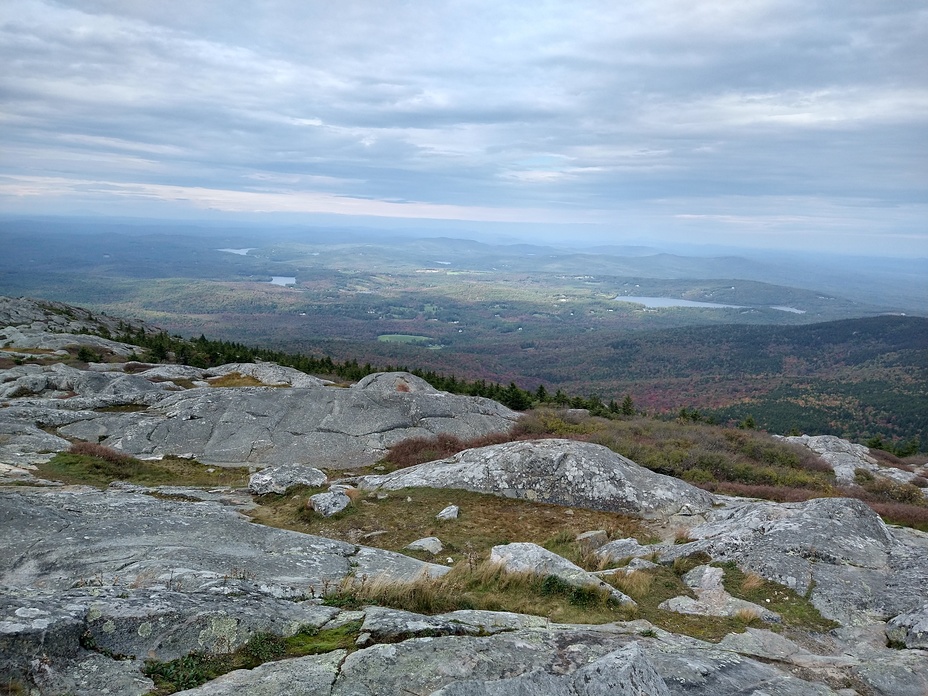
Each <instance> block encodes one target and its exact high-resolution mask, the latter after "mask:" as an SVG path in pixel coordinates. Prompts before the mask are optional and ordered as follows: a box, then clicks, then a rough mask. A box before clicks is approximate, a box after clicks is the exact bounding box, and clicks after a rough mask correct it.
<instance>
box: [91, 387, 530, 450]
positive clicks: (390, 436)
mask: <svg viewBox="0 0 928 696" xmlns="http://www.w3.org/2000/svg"><path fill="white" fill-rule="evenodd" d="M375 377H377V375H370V376H369V377H368V378H365V380H362V381H361V382H359V383H358V384H356V385H353V386H352V387H351V388H349V389H336V388H329V387H308V388H291V389H277V388H271V387H239V388H215V389H191V390H186V391H183V392H178V393H175V394H172V395H169V396H166V397H165V398H163V399H161V400H160V402H159V403H158V405H157V408H156V409H152V410H151V411H150V413H149V414H146V416H147V417H144V418H135V419H133V420H122V421H113V420H110V421H103V422H104V424H105V431H104V432H103V433H102V435H103V437H104V440H103V442H104V444H107V445H110V446H114V447H118V448H120V449H123V450H125V451H126V452H129V453H131V454H137V455H141V454H170V453H176V452H193V454H194V455H195V456H196V457H197V458H198V459H200V460H201V461H206V462H215V463H225V464H236V463H238V464H242V463H250V464H264V465H277V464H291V463H304V464H319V465H323V464H324V465H325V466H326V467H328V468H350V467H353V466H360V465H366V464H372V463H374V462H375V461H377V459H379V458H380V457H381V456H383V454H384V453H385V452H386V450H387V448H389V447H390V446H391V445H393V444H395V443H396V442H399V441H400V440H403V439H406V438H409V437H413V436H432V435H435V434H438V433H449V434H452V435H456V436H460V437H465V438H469V437H476V436H479V435H486V434H489V433H493V432H503V431H506V430H508V429H509V428H510V427H511V425H512V424H513V423H514V421H515V420H516V418H517V414H516V413H515V412H514V411H510V410H509V409H507V408H505V407H504V406H502V405H500V404H498V403H496V402H494V401H490V400H489V399H482V398H477V397H467V396H457V395H452V394H447V393H445V392H440V391H438V390H436V389H433V388H432V387H431V386H429V385H428V384H427V383H425V382H423V381H422V380H418V378H416V377H413V376H412V375H407V374H406V373H390V374H389V375H381V379H373V378H375ZM420 382H421V384H420ZM389 384H392V385H393V387H392V388H393V391H390V390H389V389H388V388H387V385H389ZM410 384H411V385H413V386H412V387H409V386H407V385H410ZM400 385H403V387H404V389H408V391H404V390H399V391H397V388H398V386H400ZM98 415H103V414H98ZM101 420H102V419H101Z"/></svg>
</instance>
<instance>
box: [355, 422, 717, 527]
mask: <svg viewBox="0 0 928 696" xmlns="http://www.w3.org/2000/svg"><path fill="white" fill-rule="evenodd" d="M359 485H360V486H361V487H362V488H383V489H388V490H396V489H400V488H412V487H427V488H461V489H465V490H470V491H477V492H480V493H491V494H494V495H499V496H505V497H509V498H523V499H526V500H537V501H539V502H546V503H556V504H558V505H567V506H571V507H583V508H590V509H594V510H608V511H613V512H623V513H627V514H632V515H637V516H641V517H646V518H649V517H667V516H671V515H696V514H702V513H705V512H706V511H707V510H709V509H711V507H712V504H713V497H712V495H711V494H709V493H707V492H705V491H702V490H700V489H698V488H696V487H694V486H691V485H689V484H687V483H684V482H683V481H680V480H679V479H675V478H672V477H670V476H663V475H661V474H655V473H654V472H652V471H649V470H648V469H645V468H644V467H641V466H638V465H637V464H635V463H634V462H633V461H631V460H630V459H626V458H625V457H623V456H621V455H619V454H616V453H615V452H613V451H612V450H610V449H608V448H607V447H603V446H601V445H594V444H590V443H586V442H576V441H574V440H558V439H551V440H536V441H524V442H509V443H505V444H501V445H491V446H489V447H479V448H475V449H470V450H465V451H463V452H459V453H458V454H456V455H454V456H452V457H449V458H448V459H442V460H439V461H434V462H426V463H425V464H419V465H417V466H412V467H409V468H406V469H400V470H398V471H395V472H393V473H390V474H383V475H379V476H365V477H363V478H361V479H360V483H359Z"/></svg>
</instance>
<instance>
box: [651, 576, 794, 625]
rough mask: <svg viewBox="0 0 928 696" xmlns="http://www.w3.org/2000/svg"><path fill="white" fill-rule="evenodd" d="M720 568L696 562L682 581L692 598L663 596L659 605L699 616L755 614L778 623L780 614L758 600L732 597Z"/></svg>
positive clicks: (768, 621)
mask: <svg viewBox="0 0 928 696" xmlns="http://www.w3.org/2000/svg"><path fill="white" fill-rule="evenodd" d="M722 575H723V571H722V569H721V568H716V567H713V566H706V565H701V566H696V567H695V568H693V569H692V570H690V571H689V572H688V573H686V574H685V575H684V576H683V582H684V583H686V585H687V586H688V587H689V588H690V589H691V590H692V591H693V593H694V594H695V595H696V599H693V598H692V597H687V596H685V595H681V596H679V597H673V598H671V599H668V600H665V601H663V602H661V603H660V605H659V606H658V608H659V609H664V610H666V611H674V612H677V613H678V614H697V615H700V616H738V615H746V616H755V617H757V618H759V619H761V620H763V621H766V622H767V623H779V622H780V621H781V617H780V615H779V614H777V613H776V612H773V611H770V610H769V609H766V608H764V607H762V606H760V605H758V604H754V603H753V602H748V601H746V600H743V599H738V598H737V597H732V596H731V595H730V594H729V593H728V592H726V590H725V587H724V586H723V585H722Z"/></svg>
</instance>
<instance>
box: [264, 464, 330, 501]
mask: <svg viewBox="0 0 928 696" xmlns="http://www.w3.org/2000/svg"><path fill="white" fill-rule="evenodd" d="M326 479H327V477H326V475H325V474H324V473H323V472H321V471H319V469H316V468H314V467H311V466H306V465H305V464H282V465H280V466H269V467H268V468H266V469H262V470H261V471H258V472H256V473H254V474H252V475H251V477H250V478H249V479H248V490H249V491H250V492H251V493H253V494H255V495H266V494H268V493H276V494H278V495H283V494H284V493H286V492H287V491H288V490H290V489H291V488H293V487H295V486H309V487H310V488H314V487H316V486H321V485H322V484H323V483H325V482H326Z"/></svg>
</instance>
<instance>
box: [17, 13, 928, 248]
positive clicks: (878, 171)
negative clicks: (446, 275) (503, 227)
mask: <svg viewBox="0 0 928 696" xmlns="http://www.w3.org/2000/svg"><path fill="white" fill-rule="evenodd" d="M0 51H2V53H0V59H2V65H3V66H4V67H3V69H2V70H0V90H2V91H0V95H2V100H0V137H2V155H0V211H5V212H16V213H80V212H104V213H108V214H120V215H139V216H166V215H171V216H175V217H176V216H181V217H184V216H186V217H195V216H197V215H201V214H207V212H209V213H210V214H213V213H214V212H215V211H220V212H224V213H227V214H230V215H232V214H234V215H236V216H239V217H248V218H249V219H254V213H256V212H258V211H261V212H265V213H272V212H273V213H278V214H290V217H287V219H288V220H292V219H293V217H292V216H293V214H305V213H337V214H344V215H366V216H377V217H380V218H393V219H395V218H419V219H422V218H428V219H435V220H463V221H471V222H473V223H477V222H480V221H486V222H493V223H513V222H522V223H525V222H549V223H551V222H553V223H571V224H573V226H572V227H566V228H564V229H565V230H568V229H569V230H572V231H574V232H576V230H577V229H580V228H579V227H577V225H579V224H580V223H586V224H587V225H589V227H587V228H586V229H587V230H592V231H595V232H596V233H598V234H600V235H602V239H603V240H608V241H615V242H624V241H632V240H635V241H641V240H647V239H652V238H653V239H655V240H667V239H681V240H687V241H691V242H706V243H714V242H718V243H731V242H742V243H745V244H750V245H758V246H784V247H792V248H801V247H806V248H810V249H831V250H843V251H848V252H866V253H889V254H899V253H906V254H917V255H920V256H925V255H928V229H926V221H928V2H926V0H872V1H868V0H823V1H819V2H816V1H815V0H749V1H747V0H698V1H697V0H685V1H684V0H636V1H635V2H615V1H614V0H609V1H607V2H580V3H573V2H549V3H544V2H534V1H533V2H528V1H526V2H499V1H498V0H496V1H486V2H483V1H473V2H469V1H461V2H459V1H453V0H449V1H447V2H440V1H438V0H418V1H417V0H412V1H410V2H381V1H379V0H366V1H360V0H359V1H352V0H339V2H330V1H329V0H324V1H323V0H274V1H266V2H260V1H253V0H216V1H212V0H184V1H183V2H180V1H177V0H158V2H153V1H151V0H72V1H66V0H65V1H61V2H43V1H41V0H4V1H3V2H2V3H0ZM266 217H268V218H270V219H283V217H282V216H280V215H278V216H273V215H269V216H266ZM306 219H307V220H311V219H312V218H311V217H307V218H306Z"/></svg>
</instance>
